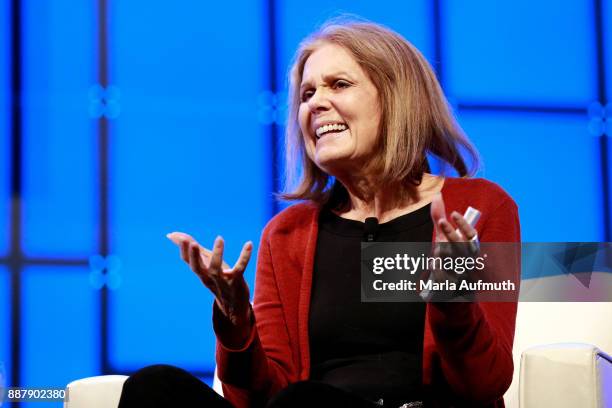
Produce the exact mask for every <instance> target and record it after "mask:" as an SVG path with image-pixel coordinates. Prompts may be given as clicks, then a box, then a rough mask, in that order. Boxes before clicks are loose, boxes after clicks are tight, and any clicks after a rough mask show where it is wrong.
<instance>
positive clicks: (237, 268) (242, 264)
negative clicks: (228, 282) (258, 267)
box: [231, 241, 253, 274]
mask: <svg viewBox="0 0 612 408" xmlns="http://www.w3.org/2000/svg"><path fill="white" fill-rule="evenodd" d="M252 253H253V243H252V242H251V241H248V242H247V243H245V244H244V245H243V246H242V251H240V256H239V257H238V260H237V261H236V263H235V264H234V267H233V268H232V270H231V271H232V273H236V274H242V273H244V270H245V269H246V267H247V265H248V264H249V260H250V259H251V254H252Z"/></svg>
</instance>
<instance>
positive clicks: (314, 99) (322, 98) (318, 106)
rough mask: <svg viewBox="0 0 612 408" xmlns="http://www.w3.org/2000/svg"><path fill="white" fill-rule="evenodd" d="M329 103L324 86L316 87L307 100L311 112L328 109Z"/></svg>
mask: <svg viewBox="0 0 612 408" xmlns="http://www.w3.org/2000/svg"><path fill="white" fill-rule="evenodd" d="M330 107H331V104H330V102H329V98H328V95H327V92H326V90H325V88H323V87H320V88H318V89H317V90H316V91H315V93H314V94H313V95H312V96H311V97H310V99H309V100H308V108H309V109H310V111H311V112H312V113H317V112H323V111H327V110H329V109H330Z"/></svg>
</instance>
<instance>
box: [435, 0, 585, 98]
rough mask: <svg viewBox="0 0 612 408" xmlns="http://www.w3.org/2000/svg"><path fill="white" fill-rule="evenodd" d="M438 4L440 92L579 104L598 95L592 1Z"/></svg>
mask: <svg viewBox="0 0 612 408" xmlns="http://www.w3.org/2000/svg"><path fill="white" fill-rule="evenodd" d="M443 3H444V4H445V7H444V10H443V26H444V27H445V28H444V37H443V44H444V51H443V54H444V62H445V67H446V69H445V72H446V78H447V84H446V85H447V86H446V90H447V92H448V93H449V94H450V95H451V96H453V97H454V98H457V99H459V100H462V101H465V100H467V101H474V102H480V103H484V102H490V103H497V104H499V103H508V104H510V103H519V104H520V103H528V104H553V105H578V106H586V105H587V104H588V103H589V102H591V101H593V100H594V99H595V98H596V89H597V88H596V83H595V80H596V76H595V73H596V69H595V63H596V59H595V46H594V45H595V37H594V30H593V29H592V21H593V14H592V13H593V10H592V4H593V2H592V1H582V0H569V1H566V2H564V3H563V7H559V4H558V2H556V1H554V0H545V1H538V2H532V1H529V0H518V1H513V2H480V1H479V2H474V1H472V2H465V1H461V0H447V1H445V2H443ZM576 61H580V63H576Z"/></svg>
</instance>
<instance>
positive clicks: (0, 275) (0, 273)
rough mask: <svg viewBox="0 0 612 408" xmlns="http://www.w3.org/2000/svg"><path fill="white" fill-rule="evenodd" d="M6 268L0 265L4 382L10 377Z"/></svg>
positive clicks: (0, 343) (0, 355) (0, 349)
mask: <svg viewBox="0 0 612 408" xmlns="http://www.w3.org/2000/svg"><path fill="white" fill-rule="evenodd" d="M10 290H11V289H10V279H9V274H8V270H7V269H6V268H5V267H3V266H0V299H2V303H0V333H2V335H0V363H2V362H3V363H4V369H5V375H6V383H7V385H9V384H8V383H10V380H9V379H10V377H11V367H12V363H11V333H12V332H11V320H10V317H11V292H10Z"/></svg>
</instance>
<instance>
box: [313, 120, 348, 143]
mask: <svg viewBox="0 0 612 408" xmlns="http://www.w3.org/2000/svg"><path fill="white" fill-rule="evenodd" d="M346 129H348V126H347V125H346V124H345V123H329V124H327V125H323V126H319V127H318V128H317V129H315V135H316V137H317V140H319V139H321V138H322V137H323V136H325V135H328V134H331V133H340V132H344V131H345V130H346Z"/></svg>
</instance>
